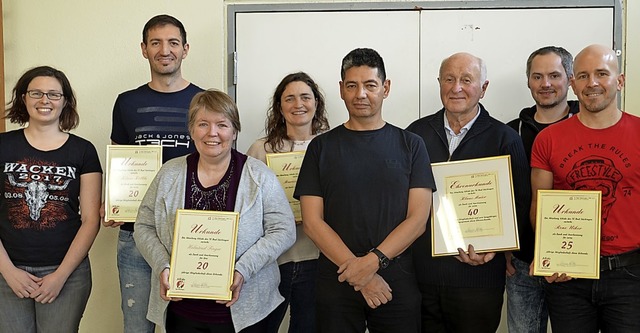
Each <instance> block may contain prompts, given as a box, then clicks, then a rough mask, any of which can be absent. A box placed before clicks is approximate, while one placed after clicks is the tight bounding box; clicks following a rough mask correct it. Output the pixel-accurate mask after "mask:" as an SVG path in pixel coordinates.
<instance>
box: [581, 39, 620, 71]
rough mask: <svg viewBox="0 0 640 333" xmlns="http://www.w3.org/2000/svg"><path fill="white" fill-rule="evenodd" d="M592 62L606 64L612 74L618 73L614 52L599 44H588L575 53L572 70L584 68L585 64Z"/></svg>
mask: <svg viewBox="0 0 640 333" xmlns="http://www.w3.org/2000/svg"><path fill="white" fill-rule="evenodd" d="M594 63H602V64H606V65H607V66H608V67H609V69H610V70H611V71H612V73H613V74H619V73H620V67H619V65H618V57H616V52H615V51H614V50H612V49H611V48H610V47H608V46H604V45H599V44H593V45H589V46H587V47H585V48H584V49H582V51H580V53H578V54H577V55H576V58H575V60H574V71H573V72H574V74H575V73H578V71H579V70H580V69H582V70H584V69H585V68H584V67H585V66H589V64H594ZM591 69H593V68H591Z"/></svg>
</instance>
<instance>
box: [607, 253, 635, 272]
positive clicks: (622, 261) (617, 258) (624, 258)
mask: <svg viewBox="0 0 640 333" xmlns="http://www.w3.org/2000/svg"><path fill="white" fill-rule="evenodd" d="M638 264H640V249H637V250H633V251H629V252H625V253H620V254H616V255H612V256H601V257H600V271H601V272H604V271H612V270H615V269H618V268H622V267H627V266H633V265H638Z"/></svg>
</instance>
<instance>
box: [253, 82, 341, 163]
mask: <svg viewBox="0 0 640 333" xmlns="http://www.w3.org/2000/svg"><path fill="white" fill-rule="evenodd" d="M292 82H304V83H305V84H306V85H308V86H309V88H311V92H312V93H313V97H314V98H315V100H316V102H317V104H318V105H317V106H316V113H315V115H314V116H313V120H311V134H314V135H315V134H319V133H321V132H323V131H326V130H328V129H329V121H328V120H327V111H326V109H325V101H324V95H322V92H321V91H320V88H318V85H317V84H316V83H315V81H313V79H312V78H311V77H310V76H309V75H308V74H307V73H305V72H297V73H291V74H288V75H287V76H285V77H284V78H283V79H282V80H281V81H280V83H279V84H278V86H277V87H276V90H275V91H274V93H273V97H271V106H270V107H269V110H268V111H267V120H266V121H265V130H264V131H265V133H266V134H267V137H266V141H265V146H267V145H268V146H270V147H271V150H272V151H274V152H282V151H281V150H282V149H283V148H284V140H285V139H289V137H288V135H287V123H286V121H285V119H284V116H283V115H282V112H281V111H282V94H284V91H285V89H286V88H287V85H289V83H292Z"/></svg>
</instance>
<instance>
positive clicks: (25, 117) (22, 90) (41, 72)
mask: <svg viewBox="0 0 640 333" xmlns="http://www.w3.org/2000/svg"><path fill="white" fill-rule="evenodd" d="M39 76H48V77H53V78H55V79H56V80H58V82H60V85H61V86H62V94H63V96H64V102H65V103H64V107H63V108H62V112H61V113H60V129H61V130H63V131H69V130H72V129H74V128H76V127H78V123H79V122H80V117H79V116H78V110H77V109H76V104H77V102H76V96H75V95H74V93H73V89H71V83H69V79H67V76H66V75H64V73H63V72H62V71H59V70H57V69H55V68H53V67H49V66H39V67H34V68H31V69H29V70H28V71H26V72H25V73H24V74H22V76H21V77H20V78H19V79H18V82H17V83H16V85H15V87H13V93H12V97H11V101H10V102H9V103H7V108H6V109H5V113H6V115H5V116H4V118H5V119H6V118H8V119H9V120H10V121H11V122H12V123H17V124H19V125H20V126H23V125H24V124H26V123H27V122H29V112H28V111H27V106H26V105H25V103H24V99H23V96H24V95H25V94H26V93H27V89H28V88H29V83H31V81H32V80H33V79H35V78H36V77H39Z"/></svg>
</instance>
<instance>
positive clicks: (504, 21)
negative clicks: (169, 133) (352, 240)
mask: <svg viewBox="0 0 640 333" xmlns="http://www.w3.org/2000/svg"><path fill="white" fill-rule="evenodd" d="M536 3H539V4H540V5H539V6H537V7H536V6H535V4H536ZM419 4H422V5H423V6H422V7H420V6H418V5H419ZM505 4H508V5H505ZM367 5H369V6H371V9H369V10H360V9H361V8H363V7H364V6H367ZM543 5H544V6H543ZM384 6H387V7H385V8H380V7H384ZM389 6H392V7H389ZM394 6H395V7H394ZM430 6H431V7H430ZM501 6H505V7H504V8H503V7H501ZM251 8H256V10H251ZM292 8H293V9H292ZM620 12H621V9H620V8H619V4H618V3H616V1H615V0H583V1H569V0H565V1H556V2H554V3H553V5H549V2H546V1H543V2H541V1H532V0H531V1H478V2H474V1H444V2H442V1H439V2H437V1H434V2H424V3H410V4H409V3H395V4H391V5H390V4H389V3H384V4H381V3H348V4H338V3H332V4H305V5H295V4H289V5H287V4H283V5H270V6H261V5H253V6H251V5H244V6H243V5H229V6H228V21H229V34H228V36H229V41H228V47H229V52H230V54H231V55H230V59H233V57H234V55H232V53H233V52H236V53H235V59H236V61H230V69H229V73H230V74H229V78H230V80H229V81H230V82H229V87H228V91H229V93H230V94H231V95H232V97H234V98H235V100H236V102H237V103H238V108H239V110H240V120H241V123H242V131H241V132H240V134H239V135H238V141H237V148H238V150H239V151H242V152H245V151H246V149H247V148H248V147H249V145H251V143H253V141H255V140H256V139H257V138H260V137H262V136H264V131H263V129H264V121H265V118H266V112H267V109H268V107H269V104H270V101H269V99H270V98H271V96H272V94H273V90H274V89H275V87H276V85H277V84H278V83H279V81H280V80H281V79H282V77H284V76H285V75H286V74H288V73H292V72H295V71H300V70H302V71H305V72H307V73H308V74H310V75H311V77H313V78H314V79H315V80H316V82H317V83H318V84H319V86H320V88H321V89H322V90H323V92H324V93H325V98H326V102H327V110H328V118H329V122H330V125H331V127H335V126H336V125H339V124H341V123H343V122H344V121H346V119H347V117H348V113H347V110H346V108H345V106H344V102H343V101H342V100H341V99H340V95H339V89H338V82H339V81H340V63H341V60H342V58H343V57H344V56H345V55H346V54H347V53H348V52H349V51H351V50H352V49H354V48H358V47H370V48H373V49H376V50H377V51H378V52H379V53H380V55H381V56H382V57H383V58H384V61H385V65H386V70H387V77H388V78H389V79H390V80H391V92H390V95H389V97H388V98H387V100H385V102H384V107H383V118H384V119H385V120H387V121H388V122H390V123H392V124H395V125H397V126H399V127H403V128H404V127H406V126H407V125H408V124H409V123H411V122H412V121H414V120H415V119H418V118H420V117H424V116H426V115H429V114H432V113H434V112H436V111H437V110H439V109H441V108H442V103H441V101H440V97H439V88H438V83H437V76H438V69H439V66H440V62H441V61H442V59H444V58H445V57H447V56H449V55H451V54H453V53H455V52H461V51H464V52H470V53H473V54H475V55H477V56H479V57H481V58H483V59H484V60H485V62H486V64H487V68H488V79H489V81H490V84H489V87H488V90H487V93H486V94H485V97H484V99H483V100H481V103H483V104H484V105H485V107H486V108H487V109H488V110H489V112H490V113H491V114H492V115H493V116H494V117H496V118H497V119H500V120H502V121H504V122H507V121H509V120H511V119H514V118H516V117H517V115H518V113H519V111H520V110H521V109H522V108H524V107H527V106H531V105H533V103H534V102H533V100H532V98H531V95H530V92H529V90H528V88H527V86H526V82H527V80H526V75H525V68H526V59H527V57H528V56H529V54H530V53H531V52H532V51H534V50H535V49H537V48H540V47H542V46H547V45H556V46H563V47H565V48H566V49H567V50H569V52H571V53H572V54H574V55H575V54H576V53H577V52H578V51H579V50H581V49H582V48H583V47H584V46H586V45H588V44H593V43H600V44H605V45H611V46H612V47H614V46H615V44H616V43H615V41H616V40H620V39H621V37H620V36H621V22H620V21H621V18H620ZM571 94H572V93H571ZM570 98H574V96H573V95H571V96H570Z"/></svg>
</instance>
